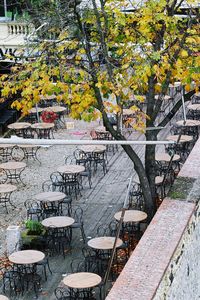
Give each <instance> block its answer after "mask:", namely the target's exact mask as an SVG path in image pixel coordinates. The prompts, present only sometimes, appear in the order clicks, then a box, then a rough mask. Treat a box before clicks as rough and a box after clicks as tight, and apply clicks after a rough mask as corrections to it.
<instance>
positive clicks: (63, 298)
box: [54, 287, 72, 300]
mask: <svg viewBox="0 0 200 300" xmlns="http://www.w3.org/2000/svg"><path fill="white" fill-rule="evenodd" d="M54 294H55V296H56V299H58V300H70V299H72V298H71V295H70V291H69V290H68V289H67V288H66V287H65V288H64V287H57V288H56V289H55V290H54Z"/></svg>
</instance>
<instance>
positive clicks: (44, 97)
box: [40, 95, 56, 100]
mask: <svg viewBox="0 0 200 300" xmlns="http://www.w3.org/2000/svg"><path fill="white" fill-rule="evenodd" d="M40 99H41V100H54V99H56V95H40Z"/></svg>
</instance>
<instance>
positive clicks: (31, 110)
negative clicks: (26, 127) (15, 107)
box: [28, 107, 44, 114]
mask: <svg viewBox="0 0 200 300" xmlns="http://www.w3.org/2000/svg"><path fill="white" fill-rule="evenodd" d="M43 110H44V108H42V107H37V108H36V107H32V108H31V109H29V111H28V112H29V114H37V113H41V112H42V111H43Z"/></svg>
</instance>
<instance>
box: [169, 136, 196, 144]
mask: <svg viewBox="0 0 200 300" xmlns="http://www.w3.org/2000/svg"><path fill="white" fill-rule="evenodd" d="M178 138H179V135H178V134H175V135H169V136H167V138H166V139H167V141H173V142H177V140H178ZM192 140H193V137H192V136H191V135H186V134H182V135H181V138H180V140H179V143H186V142H191V141H192Z"/></svg>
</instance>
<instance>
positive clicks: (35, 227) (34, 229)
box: [25, 220, 43, 235]
mask: <svg viewBox="0 0 200 300" xmlns="http://www.w3.org/2000/svg"><path fill="white" fill-rule="evenodd" d="M25 226H26V228H27V229H28V235H40V234H41V233H42V232H43V226H42V224H41V223H40V222H38V221H34V220H27V221H26V222H25Z"/></svg>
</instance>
